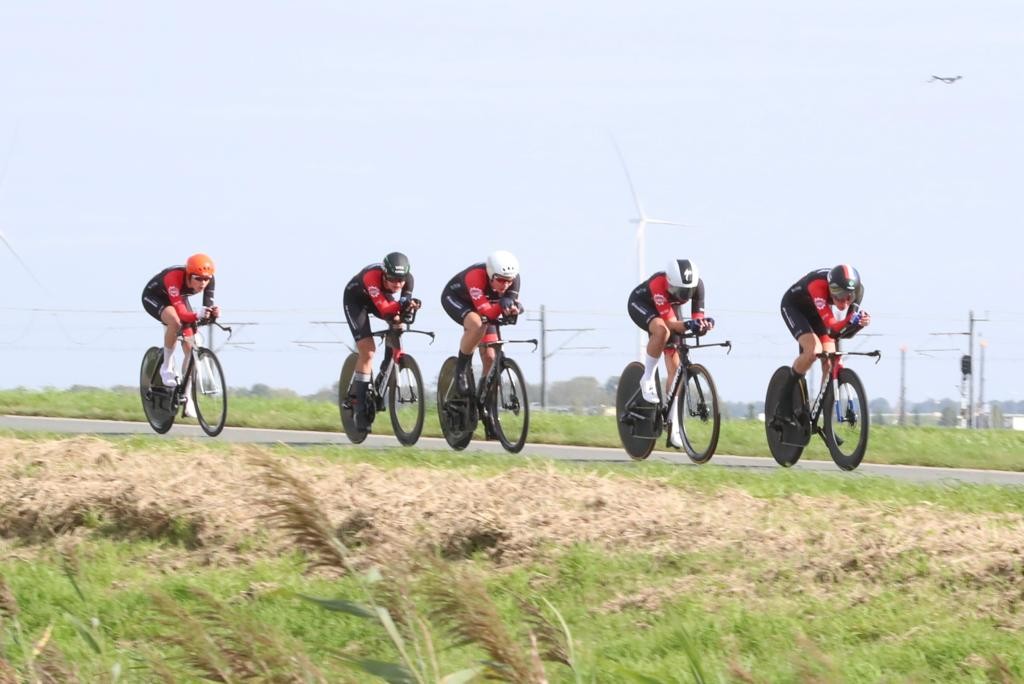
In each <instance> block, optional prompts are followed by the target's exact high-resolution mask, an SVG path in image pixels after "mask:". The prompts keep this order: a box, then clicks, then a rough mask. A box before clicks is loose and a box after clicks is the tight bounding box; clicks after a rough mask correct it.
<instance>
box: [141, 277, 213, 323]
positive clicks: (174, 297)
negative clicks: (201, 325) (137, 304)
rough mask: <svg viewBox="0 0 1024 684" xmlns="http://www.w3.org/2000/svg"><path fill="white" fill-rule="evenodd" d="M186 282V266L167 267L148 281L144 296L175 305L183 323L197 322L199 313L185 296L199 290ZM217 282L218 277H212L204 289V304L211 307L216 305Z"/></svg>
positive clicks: (144, 298)
mask: <svg viewBox="0 0 1024 684" xmlns="http://www.w3.org/2000/svg"><path fill="white" fill-rule="evenodd" d="M186 282H187V280H186V278H185V267H184V266H171V267H170V268H165V269H164V270H162V271H160V272H159V273H157V274H156V275H155V276H153V277H152V278H150V280H149V282H148V283H146V287H145V288H143V290H142V298H143V300H144V301H145V300H146V299H150V300H151V301H155V302H159V303H161V304H162V305H163V306H173V307H174V310H175V311H177V312H178V319H179V320H180V321H181V322H182V323H195V322H196V321H197V320H199V315H198V314H196V313H195V312H193V311H192V307H190V306H189V304H188V300H187V299H185V298H186V297H188V296H190V295H194V294H196V293H197V292H199V290H193V289H191V288H188V287H186V286H185V283H186ZM216 283H217V280H216V278H215V277H211V278H210V282H209V283H207V284H206V288H205V289H203V291H202V292H203V306H205V307H211V306H213V305H214V304H213V301H214V289H215V285H216Z"/></svg>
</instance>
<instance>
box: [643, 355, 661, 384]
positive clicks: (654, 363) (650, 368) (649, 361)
mask: <svg viewBox="0 0 1024 684" xmlns="http://www.w3.org/2000/svg"><path fill="white" fill-rule="evenodd" d="M659 360H660V359H659V358H658V357H656V356H651V355H650V354H644V377H643V381H644V382H648V381H650V379H651V378H653V377H654V372H655V371H656V370H658V361H659Z"/></svg>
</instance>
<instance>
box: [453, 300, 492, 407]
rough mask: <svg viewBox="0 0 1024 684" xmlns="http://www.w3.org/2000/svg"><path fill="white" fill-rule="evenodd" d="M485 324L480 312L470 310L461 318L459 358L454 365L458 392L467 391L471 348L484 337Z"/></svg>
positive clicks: (471, 355)
mask: <svg viewBox="0 0 1024 684" xmlns="http://www.w3.org/2000/svg"><path fill="white" fill-rule="evenodd" d="M486 332H487V325H486V324H485V323H484V321H483V319H482V318H480V314H478V313H476V312H475V311H471V312H469V313H468V314H466V317H465V318H463V319H462V339H461V340H459V360H458V363H457V364H456V366H455V377H456V386H457V388H458V390H459V392H460V393H462V394H466V393H467V392H469V390H470V387H469V373H468V371H469V365H470V363H471V362H472V360H473V350H474V349H476V348H477V345H478V344H480V342H481V341H482V340H483V339H484V335H485V334H486Z"/></svg>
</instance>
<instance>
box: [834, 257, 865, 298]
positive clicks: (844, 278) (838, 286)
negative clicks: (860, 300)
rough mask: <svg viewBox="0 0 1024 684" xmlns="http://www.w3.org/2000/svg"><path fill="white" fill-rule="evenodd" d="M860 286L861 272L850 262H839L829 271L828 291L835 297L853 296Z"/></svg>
mask: <svg viewBox="0 0 1024 684" xmlns="http://www.w3.org/2000/svg"><path fill="white" fill-rule="evenodd" d="M859 288H860V273H857V269H855V268H854V267H853V266H850V265H849V264H839V265H838V266H836V267H835V268H833V269H832V270H831V271H829V272H828V291H829V294H831V295H832V296H833V297H840V298H843V297H853V296H854V295H855V294H857V290H858V289H859Z"/></svg>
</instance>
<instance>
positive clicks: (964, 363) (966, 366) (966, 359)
mask: <svg viewBox="0 0 1024 684" xmlns="http://www.w3.org/2000/svg"><path fill="white" fill-rule="evenodd" d="M960 372H961V373H962V374H963V375H970V374H971V357H970V356H968V355H967V354H964V355H963V356H961V357H960Z"/></svg>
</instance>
